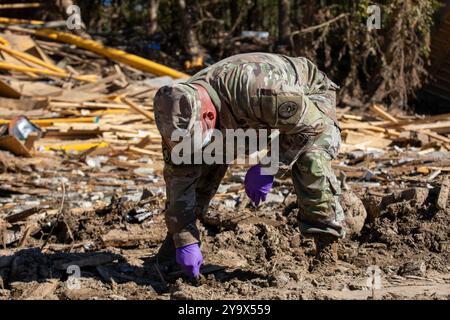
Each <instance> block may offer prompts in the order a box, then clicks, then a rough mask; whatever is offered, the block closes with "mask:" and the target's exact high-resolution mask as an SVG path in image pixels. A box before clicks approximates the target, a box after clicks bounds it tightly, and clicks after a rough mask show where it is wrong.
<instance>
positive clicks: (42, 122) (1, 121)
mask: <svg viewBox="0 0 450 320" xmlns="http://www.w3.org/2000/svg"><path fill="white" fill-rule="evenodd" d="M98 120H99V118H98V117H81V118H49V119H34V120H30V121H31V122H32V123H34V124H35V125H38V126H47V125H52V124H54V123H80V122H81V123H96V122H98ZM9 121H10V120H7V119H0V125H2V124H7V123H9Z"/></svg>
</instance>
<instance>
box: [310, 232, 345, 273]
mask: <svg viewBox="0 0 450 320" xmlns="http://www.w3.org/2000/svg"><path fill="white" fill-rule="evenodd" d="M314 243H315V245H316V255H315V257H314V259H313V261H312V264H311V267H310V272H316V273H321V274H327V273H333V272H334V271H335V270H336V268H337V261H338V254H337V246H338V239H337V238H336V237H333V236H330V235H316V236H314Z"/></svg>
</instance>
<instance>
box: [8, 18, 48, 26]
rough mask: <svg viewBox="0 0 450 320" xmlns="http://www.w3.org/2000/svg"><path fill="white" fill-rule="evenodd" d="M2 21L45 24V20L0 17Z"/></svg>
mask: <svg viewBox="0 0 450 320" xmlns="http://www.w3.org/2000/svg"><path fill="white" fill-rule="evenodd" d="M0 23H3V24H34V25H39V24H44V23H45V21H40V20H26V19H15V18H6V17H0Z"/></svg>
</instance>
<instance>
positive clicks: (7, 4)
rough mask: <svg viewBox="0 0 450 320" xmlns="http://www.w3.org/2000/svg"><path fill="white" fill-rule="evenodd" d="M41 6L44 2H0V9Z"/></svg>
mask: <svg viewBox="0 0 450 320" xmlns="http://www.w3.org/2000/svg"><path fill="white" fill-rule="evenodd" d="M43 6H44V4H43V3H39V2H32V3H6V4H0V10H6V9H28V8H41V7H43Z"/></svg>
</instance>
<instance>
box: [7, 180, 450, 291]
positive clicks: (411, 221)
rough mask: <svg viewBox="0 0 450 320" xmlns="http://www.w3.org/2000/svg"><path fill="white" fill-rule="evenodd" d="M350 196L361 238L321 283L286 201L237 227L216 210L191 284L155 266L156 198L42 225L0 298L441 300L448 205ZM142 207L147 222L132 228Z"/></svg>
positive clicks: (244, 214)
mask: <svg viewBox="0 0 450 320" xmlns="http://www.w3.org/2000/svg"><path fill="white" fill-rule="evenodd" d="M358 193H359V196H360V198H362V199H363V202H364V205H365V206H366V209H367V211H368V218H367V220H366V224H365V225H364V227H363V230H362V231H361V234H360V235H358V234H353V235H351V236H349V237H347V238H346V239H345V240H343V241H341V242H340V243H339V248H338V254H339V259H340V261H339V265H338V269H337V271H336V272H335V273H333V274H330V275H327V276H326V277H324V276H322V275H319V274H315V273H310V272H309V271H308V268H309V265H310V262H311V260H312V258H313V256H314V250H315V248H314V245H313V242H312V239H308V238H304V237H303V236H301V235H300V233H299V231H298V227H297V225H296V215H297V211H298V209H297V208H296V205H295V202H292V203H287V205H283V204H281V203H278V204H277V203H272V204H270V203H269V204H267V205H264V206H263V207H261V208H260V209H258V210H257V211H255V210H254V209H251V208H250V207H249V206H247V208H244V209H242V210H241V214H240V215H239V216H237V214H236V211H235V210H233V209H229V208H226V207H225V205H224V204H223V203H222V201H218V202H216V203H215V204H213V205H212V206H211V209H210V211H209V214H208V216H209V219H205V221H206V222H205V225H202V226H201V233H202V241H203V243H202V250H203V254H204V258H205V264H204V266H203V269H202V270H203V276H202V278H201V279H200V280H199V281H198V282H197V283H193V282H192V281H189V280H188V279H185V278H184V277H183V276H182V275H181V273H180V271H179V270H177V269H176V268H173V267H168V266H164V265H158V264H157V263H156V260H155V258H154V254H155V252H156V251H157V249H158V247H159V245H160V244H161V241H162V240H163V238H164V236H165V232H166V228H165V225H164V219H163V213H162V212H161V209H160V208H161V207H162V203H163V196H162V195H154V194H150V195H148V196H147V198H145V199H143V200H140V201H126V200H123V199H121V198H113V200H112V202H111V204H110V205H106V204H105V203H103V205H102V204H101V203H100V204H97V206H96V207H94V208H92V209H90V210H82V209H72V210H67V211H66V212H65V214H64V215H63V218H61V217H59V218H58V219H57V217H55V216H54V215H52V216H47V217H46V218H45V219H44V220H42V221H41V222H40V225H41V228H42V230H43V231H42V232H41V233H37V234H35V235H34V236H33V237H32V238H30V239H29V240H28V245H27V247H28V248H8V249H5V250H0V254H1V257H0V280H1V281H0V298H2V299H170V298H172V299H372V298H375V299H403V298H414V299H448V298H449V297H450V276H449V266H450V263H449V262H450V254H449V253H450V249H449V245H448V236H449V225H450V210H449V207H450V206H447V209H446V210H438V209H437V208H436V206H435V204H434V203H435V201H436V199H435V198H436V194H435V193H433V192H431V191H430V192H428V190H426V189H425V190H421V189H418V190H409V191H404V192H403V193H400V192H398V193H390V194H388V195H386V196H384V197H383V196H381V195H378V196H374V195H370V194H368V193H367V192H365V190H360V191H359V192H358ZM366 194H368V195H366ZM286 199H287V200H290V201H292V200H295V197H292V196H290V197H287V198H286ZM139 208H147V209H148V210H150V211H151V210H154V214H153V216H151V217H150V218H148V219H146V220H145V221H144V222H143V223H141V224H139V223H135V222H133V221H132V219H131V218H132V217H133V215H134V214H136V210H139ZM218 216H220V219H214V217H218ZM130 217H131V218H130ZM55 219H56V220H55ZM55 221H56V222H55ZM53 225H54V228H53V231H52V235H51V236H50V237H46V236H45V234H46V233H49V232H50V230H49V229H50V228H51V227H50V226H53ZM45 241H46V242H47V243H46V245H45V247H44V249H42V250H41V249H40V247H41V246H42V245H43V243H44V242H45ZM74 264H78V265H80V266H81V278H80V279H79V289H73V288H72V287H70V283H71V282H70V279H68V274H67V267H68V266H69V265H74ZM371 268H372V269H373V270H378V271H376V272H378V273H379V274H380V276H381V288H378V289H375V290H371V287H370V285H369V284H368V282H367V281H368V279H369V273H368V271H370V270H371ZM378 268H379V269H378Z"/></svg>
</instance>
